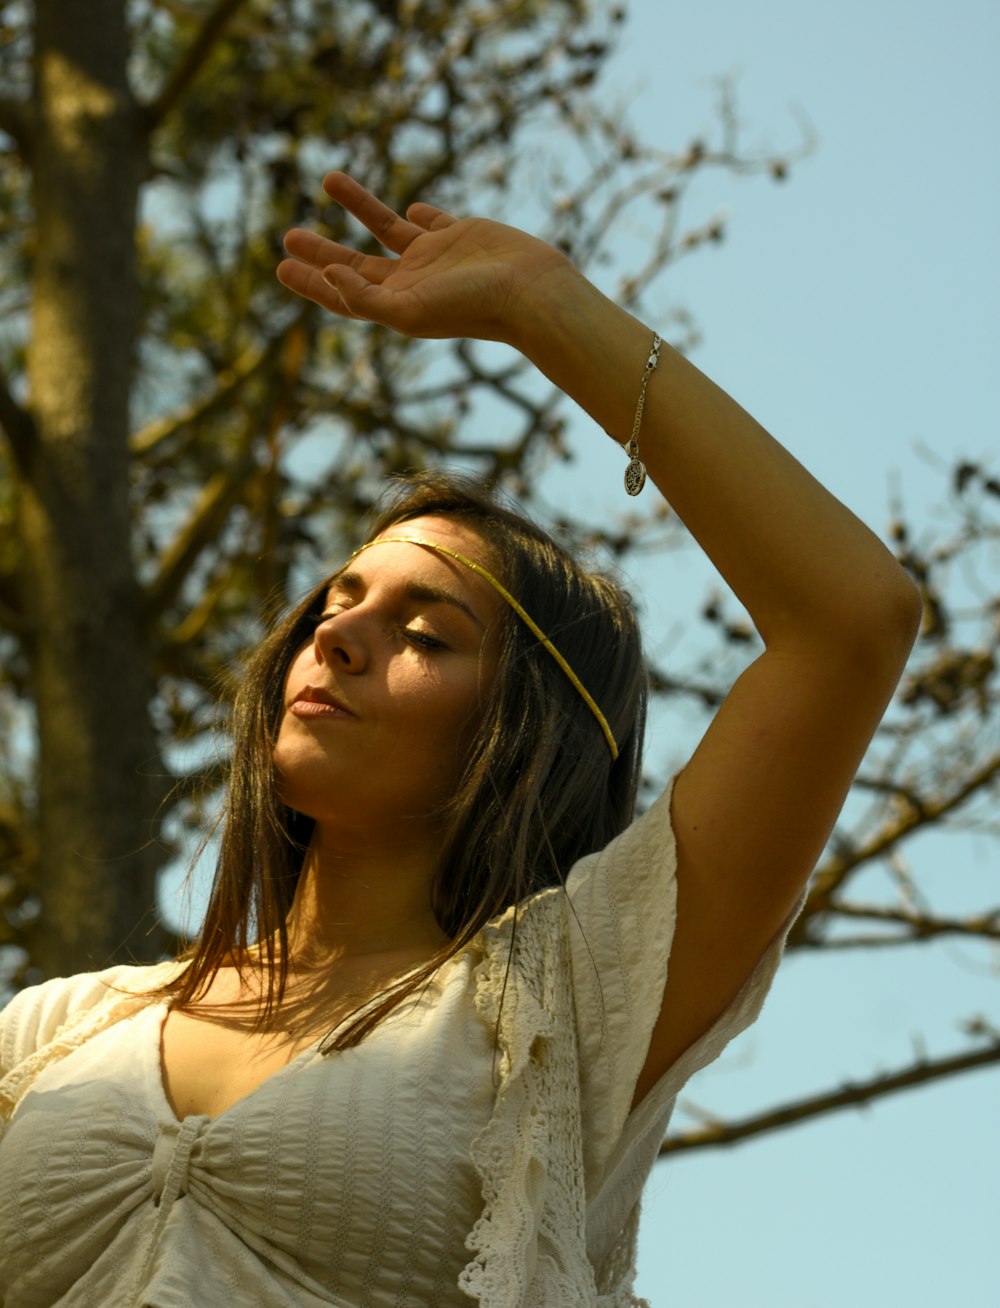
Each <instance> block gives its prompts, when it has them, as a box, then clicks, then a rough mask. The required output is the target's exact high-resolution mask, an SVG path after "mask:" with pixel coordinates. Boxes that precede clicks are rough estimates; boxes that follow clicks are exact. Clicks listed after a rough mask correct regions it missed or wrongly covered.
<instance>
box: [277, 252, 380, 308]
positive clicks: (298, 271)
mask: <svg viewBox="0 0 1000 1308" xmlns="http://www.w3.org/2000/svg"><path fill="white" fill-rule="evenodd" d="M275 271H276V274H277V278H278V281H279V282H281V284H282V286H287V287H288V289H289V290H290V291H294V292H295V294H296V295H301V296H302V298H303V299H305V300H312V302H313V303H314V304H318V305H320V307H321V308H323V309H329V310H330V312H331V313H337V314H340V316H341V317H343V318H357V317H359V316H360V315H358V314H356V313H354V311H353V310H352V309H350V308H349V307H348V306H347V304H346V302H345V301H344V299H343V297H342V296H341V294H340V292H339V290H337V288H336V287H335V286H332V285H331V284H330V283H329V282H327V281H325V280H324V278H323V274H322V272H321V271H320V269H318V268H313V267H311V266H310V265H309V264H307V263H302V262H301V261H300V260H299V259H282V261H281V263H279V264H278V267H277V269H276V270H275Z"/></svg>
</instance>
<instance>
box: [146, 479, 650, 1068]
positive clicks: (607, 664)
mask: <svg viewBox="0 0 1000 1308" xmlns="http://www.w3.org/2000/svg"><path fill="white" fill-rule="evenodd" d="M428 514H436V515H443V516H448V517H451V518H454V519H455V520H456V521H457V522H459V523H460V524H462V525H463V526H465V527H467V528H469V529H471V530H473V531H474V532H476V534H477V535H479V537H480V538H481V539H482V540H483V542H484V544H485V545H486V547H487V550H488V552H489V554H490V565H491V567H493V568H494V570H495V571H496V573H497V575H498V577H499V579H500V580H501V581H502V582H503V584H504V585H505V586H506V587H507V589H508V590H510V591H511V592H512V593H513V594H514V595H515V596H516V597H517V598H518V600H519V601H520V603H521V604H522V605H523V606H524V608H525V609H526V610H527V612H528V613H530V614H531V616H532V617H533V618H534V619H535V621H536V622H537V623H538V625H539V626H540V627H541V628H542V630H543V631H544V632H545V633H546V634H547V635H548V636H549V638H550V639H551V640H552V641H553V643H554V644H555V645H556V647H557V648H558V649H559V650H560V652H561V653H562V654H563V656H564V657H565V658H566V660H567V661H568V663H569V665H570V666H571V667H572V668H573V670H574V671H575V673H576V674H577V676H578V677H579V679H580V680H581V682H582V683H583V685H584V686H586V687H587V689H588V691H589V692H590V694H591V695H592V696H593V698H594V699H595V700H596V702H597V704H598V705H599V706H600V708H601V710H602V712H603V713H604V716H605V718H606V719H607V721H608V723H609V725H610V727H611V730H612V732H613V733H614V736H615V739H616V741H617V744H618V749H619V755H618V758H617V760H613V759H612V757H611V752H610V750H609V748H608V745H607V742H606V741H605V739H604V736H603V735H602V732H601V728H600V726H599V724H598V722H597V721H596V719H595V717H594V715H593V714H592V713H591V711H590V709H589V708H588V707H587V705H586V704H585V703H584V701H583V699H582V698H581V697H580V695H579V693H578V692H577V690H576V689H574V687H573V685H572V684H571V683H570V681H569V679H568V678H567V677H566V676H565V674H564V673H563V671H562V670H561V669H560V668H559V666H558V665H557V663H556V662H555V660H554V659H553V658H552V657H551V656H550V655H549V653H548V652H547V651H546V650H545V649H544V648H543V647H542V646H541V645H540V643H539V642H538V640H537V639H536V637H535V636H534V635H532V633H531V632H530V630H529V629H528V628H527V627H526V626H525V624H524V623H523V622H521V621H520V620H519V618H518V617H517V616H516V615H515V613H514V612H513V611H512V610H509V609H507V608H506V606H504V618H503V628H502V630H501V633H500V658H499V665H498V671H497V675H496V677H495V679H494V680H493V683H492V685H490V686H489V687H487V688H486V690H485V703H484V705H483V712H482V719H481V722H480V725H479V729H478V732H477V735H476V737H475V739H474V742H473V744H472V746H471V749H470V751H469V756H468V759H467V760H466V765H465V769H464V773H463V775H462V778H461V780H460V782H459V785H458V788H457V790H456V792H455V794H454V796H453V797H452V799H451V801H450V803H449V804H448V806H447V811H446V813H445V814H444V835H443V839H442V846H441V857H440V860H439V864H438V867H437V869H436V873H435V876H434V880H433V884H432V904H433V908H434V912H435V915H436V917H437V921H438V924H439V926H440V927H441V929H442V930H443V931H444V933H445V934H446V935H447V936H448V938H449V944H448V945H447V946H446V947H445V948H444V949H442V950H441V951H440V952H439V953H438V954H436V955H435V956H434V958H432V959H430V960H429V961H428V963H427V964H426V965H425V966H424V967H422V968H421V969H420V970H419V971H417V972H416V973H415V974H414V973H411V974H409V975H408V976H407V977H406V978H405V980H403V981H401V982H396V983H394V984H392V985H390V986H388V987H387V988H386V989H385V990H383V991H382V992H381V994H380V995H379V996H378V997H377V999H376V1000H375V1001H374V1003H373V1002H371V1001H369V1002H368V1003H366V1004H365V1005H364V1006H363V1007H362V1008H359V1009H358V1010H356V1011H355V1013H354V1014H353V1016H352V1017H351V1019H350V1020H349V1021H348V1022H347V1023H346V1024H342V1025H341V1026H340V1027H338V1029H337V1034H336V1036H335V1037H333V1038H332V1039H331V1041H330V1042H329V1044H328V1046H327V1047H328V1048H338V1049H342V1048H348V1047H350V1046H351V1045H354V1044H357V1043H358V1042H359V1041H360V1040H361V1039H363V1038H364V1036H365V1035H367V1034H368V1033H369V1032H370V1031H371V1030H372V1029H373V1028H374V1027H375V1026H377V1025H378V1023H379V1022H381V1021H382V1019H383V1018H385V1017H386V1016H387V1015H388V1014H389V1013H390V1012H391V1011H392V1010H393V1009H394V1008H395V1007H396V1006H397V1005H398V1004H399V1003H400V1002H401V1001H402V1000H403V999H404V998H406V997H407V996H408V995H410V994H412V993H413V992H414V991H416V990H417V989H418V988H419V987H421V986H422V985H424V984H426V983H427V982H428V981H429V980H430V978H431V976H432V975H433V973H434V972H435V971H436V970H437V969H438V968H439V967H440V966H441V964H442V963H444V962H446V961H447V960H448V959H449V958H452V957H454V956H455V955H456V954H458V953H460V952H461V951H462V950H463V949H464V948H465V947H466V946H467V945H468V944H469V942H470V941H471V940H472V939H473V938H474V937H475V936H476V934H477V933H478V932H479V931H480V930H481V929H482V927H483V926H484V925H485V924H486V923H487V922H488V921H489V920H490V919H491V918H493V917H496V916H497V915H499V914H500V913H502V912H503V911H504V910H505V909H507V908H509V907H510V906H512V905H516V904H519V903H521V902H522V901H523V900H525V899H527V898H528V897H529V896H530V895H532V894H534V893H536V892H537V891H539V890H543V889H546V888H548V887H551V886H556V885H560V884H562V883H563V881H564V878H565V875H566V873H567V872H568V871H569V869H570V868H571V867H572V865H573V863H575V862H576V860H577V859H579V858H581V857H582V856H583V855H585V854H588V853H591V852H592V851H594V850H596V849H600V848H602V847H603V846H604V845H606V844H607V843H608V842H609V841H610V840H612V839H613V838H614V837H615V836H616V835H617V834H618V833H619V832H620V831H622V830H623V829H624V828H625V827H626V826H627V825H628V823H629V822H630V821H631V818H632V815H633V810H634V806H635V799H636V791H637V789H638V782H639V770H640V759H641V752H642V737H643V731H644V727H645V717H646V689H647V677H646V670H645V665H644V663H643V658H642V653H641V647H640V639H639V627H638V622H637V619H636V614H635V610H634V607H633V604H632V601H631V598H630V596H629V595H628V593H627V592H626V591H624V590H623V589H622V588H621V587H620V586H619V585H618V584H617V583H616V582H614V581H612V580H611V579H609V578H607V577H605V576H603V575H600V574H597V573H590V572H587V571H585V570H584V569H583V568H582V567H581V566H580V565H579V564H578V563H577V562H576V560H575V559H574V558H573V556H572V555H571V554H570V553H569V552H568V551H567V550H566V549H564V548H563V547H562V546H560V545H559V544H558V543H557V542H556V541H554V540H553V539H552V538H551V537H550V536H549V535H548V534H547V533H546V532H544V531H543V530H541V528H539V527H537V526H536V525H535V524H534V523H532V522H530V521H529V520H528V519H526V518H525V517H523V516H522V515H521V514H519V513H517V512H515V511H514V510H513V509H510V508H507V507H504V505H502V504H501V503H499V501H498V499H497V498H496V496H495V494H493V493H491V492H488V491H487V490H485V489H484V488H483V487H481V486H479V485H477V484H475V483H473V482H471V481H470V480H468V479H464V478H460V477H456V476H453V475H448V474H444V473H439V472H431V473H423V474H420V475H418V476H415V477H409V478H406V479H403V480H402V481H401V482H400V483H399V485H398V486H397V488H396V490H395V494H394V496H393V498H392V499H391V500H390V502H389V503H388V504H387V506H386V507H385V508H383V510H382V512H381V513H380V514H379V515H378V517H377V519H376V520H375V522H374V524H373V526H372V529H371V531H370V533H369V535H368V536H367V539H368V540H372V539H374V538H375V537H376V536H378V535H380V534H381V533H382V532H384V531H386V530H387V529H388V528H390V527H392V526H394V525H398V524H400V523H404V522H407V521H408V520H410V519H413V518H418V517H423V516H424V515H428ZM327 585H328V581H324V582H323V584H322V585H320V586H318V587H316V589H315V590H314V591H312V593H311V594H309V595H308V596H307V597H306V598H305V599H304V600H303V601H302V602H301V603H300V604H299V605H298V606H297V607H296V608H294V609H293V610H292V611H291V612H290V613H288V614H287V615H286V616H285V617H284V618H283V619H282V620H281V621H279V622H278V623H277V624H276V625H275V626H274V628H273V630H272V631H271V632H270V634H269V635H268V636H267V637H266V638H265V639H264V641H263V642H262V643H261V645H260V646H259V648H258V649H257V650H256V651H255V652H254V654H253V655H252V657H251V658H250V660H249V662H248V665H247V666H246V668H245V670H244V672H243V674H242V677H241V687H240V690H239V692H238V694H237V696H236V699H235V702H234V706H233V713H232V737H233V749H232V764H231V778H230V782H229V788H228V793H227V800H226V805H225V811H224V814H223V819H222V836H221V844H220V849H219V855H218V862H217V865H216V873H215V880H214V884H213V888H212V893H211V898H210V901H209V905H208V909H207V912H206V916H205V923H204V926H203V928H202V931H201V933H200V935H199V937H198V939H197V940H196V941H195V942H194V943H193V944H192V945H191V947H190V948H189V949H188V950H187V951H186V952H185V954H183V955H182V958H185V959H189V960H190V965H189V966H188V967H187V968H186V969H185V971H184V972H183V973H182V974H181V975H180V976H179V977H178V978H176V979H175V980H174V981H172V982H169V983H167V985H165V986H164V987H162V988H161V992H160V993H162V994H169V995H171V996H173V998H174V1003H175V1004H176V1005H177V1006H178V1007H183V1006H184V1005H185V1004H188V1003H190V1002H192V1001H194V1000H195V999H197V998H198V997H200V996H201V995H203V994H204V993H205V992H206V991H207V989H208V987H209V985H210V984H211V982H212V980H213V979H214V977H215V976H216V974H217V973H218V971H219V970H220V968H221V967H223V966H224V965H225V964H226V963H227V962H230V961H232V960H235V961H236V963H237V967H239V968H240V974H241V975H242V964H241V962H240V961H239V960H241V959H243V958H246V957H248V956H249V955H248V951H249V950H250V949H251V947H253V946H254V945H255V944H258V942H259V944H258V955H257V966H258V967H260V968H261V970H262V971H263V972H266V977H262V978H261V980H262V982H264V984H262V986H261V991H260V994H261V999H260V1005H259V1008H258V1015H257V1020H256V1025H255V1029H256V1030H259V1031H266V1030H269V1029H271V1024H272V1021H273V1018H274V1016H275V1013H276V1010H277V1008H278V1006H279V1005H280V1003H281V1001H282V998H283V996H284V993H285V986H286V982H287V976H288V939H287V932H286V918H287V917H288V913H289V910H290V908H291V905H292V899H293V896H294V894H295V888H296V885H297V883H298V879H299V874H300V872H301V869H302V863H303V857H304V854H305V850H306V848H307V847H308V845H309V840H310V837H311V834H312V828H313V822H312V819H310V818H307V817H305V816H303V815H302V814H300V813H297V812H295V811H293V810H292V809H289V808H288V807H286V806H285V805H284V804H283V803H282V802H281V799H280V796H279V787H278V784H277V779H276V776H275V771H274V767H273V763H272V751H273V748H274V742H275V740H276V738H277V732H278V727H279V725H280V722H281V718H282V714H283V711H284V684H285V677H286V673H287V671H288V668H289V665H290V663H291V661H292V659H293V657H294V655H295V653H296V651H297V650H298V649H299V648H300V647H301V646H302V644H303V643H304V642H305V641H306V640H307V639H308V638H309V636H310V634H311V632H312V629H313V627H314V626H315V620H316V617H317V615H318V614H319V612H320V611H321V608H322V604H323V599H324V595H325V591H326V587H327ZM260 955H262V957H260Z"/></svg>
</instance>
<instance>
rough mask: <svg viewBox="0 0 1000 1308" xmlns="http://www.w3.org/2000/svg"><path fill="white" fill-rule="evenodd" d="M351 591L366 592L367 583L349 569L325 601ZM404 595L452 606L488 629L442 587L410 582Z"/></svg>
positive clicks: (357, 573)
mask: <svg viewBox="0 0 1000 1308" xmlns="http://www.w3.org/2000/svg"><path fill="white" fill-rule="evenodd" d="M338 588H339V589H340V590H347V591H351V592H352V593H354V594H357V592H358V591H361V590H364V588H365V582H364V578H363V577H362V576H361V573H360V572H355V571H354V570H353V569H348V570H347V571H346V572H340V573H338V574H337V576H336V577H334V579H333V580H332V581H331V582H330V585H329V586H328V587H327V590H326V596H325V599H326V601H327V602H329V600H330V596H331V595H332V594H333V592H334V591H335V590H336V589H338ZM404 594H405V595H406V597H407V599H412V600H422V601H423V602H425V603H430V604H451V605H453V606H454V607H455V608H456V609H460V610H461V611H462V612H463V613H464V614H465V615H466V617H469V618H471V619H472V621H473V622H474V623H475V624H476V626H477V627H479V628H480V630H482V631H485V630H486V627H485V624H484V623H483V621H482V620H481V619H480V618H479V617H477V615H476V614H475V613H474V612H473V610H472V609H471V608H470V607H469V605H468V604H466V602H465V600H463V599H460V598H459V597H458V596H457V595H453V594H452V593H451V591H450V590H444V589H443V588H442V587H441V586H431V585H429V584H428V583H427V582H424V581H408V582H407V583H406V586H405V587H404Z"/></svg>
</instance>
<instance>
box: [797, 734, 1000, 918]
mask: <svg viewBox="0 0 1000 1308" xmlns="http://www.w3.org/2000/svg"><path fill="white" fill-rule="evenodd" d="M997 776H1000V754H995V755H994V756H993V757H992V758H990V759H987V761H986V762H985V763H984V764H982V766H980V767H979V768H977V769H976V770H975V771H973V772H970V773H968V774H967V775H966V776H965V777H964V778H963V781H962V784H961V785H960V786H958V787H957V788H956V789H955V790H954V791H952V793H951V794H949V795H945V796H943V797H940V798H935V799H919V798H917V797H916V796H908V797H907V798H906V799H905V803H906V804H907V811H906V812H905V813H903V814H902V816H901V817H900V818H899V819H898V820H897V821H895V822H890V823H887V824H886V825H884V826H883V827H882V828H881V829H880V830H878V831H876V832H875V833H874V834H873V835H872V837H871V839H869V840H867V841H865V842H864V843H863V844H860V845H857V846H854V847H853V848H851V849H849V850H847V851H845V852H842V853H838V854H834V855H833V856H832V857H830V858H829V859H827V861H826V862H825V863H823V864H821V865H820V867H819V869H818V871H817V873H816V877H815V879H814V881H813V884H812V888H811V889H810V892H809V899H808V902H807V905H806V907H807V910H808V913H809V915H810V916H812V915H814V914H816V913H821V912H825V911H827V910H828V909H829V910H835V909H836V908H837V905H836V904H834V903H831V902H830V901H831V899H832V896H833V895H834V894H835V893H836V892H837V890H838V889H839V888H840V886H841V885H842V884H843V882H844V881H845V880H846V879H847V877H848V875H849V874H850V873H851V872H853V871H854V869H855V868H856V867H859V866H860V865H861V864H862V863H869V862H871V860H872V859H875V858H880V857H882V856H883V855H885V854H888V853H889V851H890V850H891V849H892V848H893V846H894V845H897V844H899V842H900V841H901V840H902V839H903V838H904V837H905V836H909V835H911V834H912V833H913V832H914V831H916V830H917V829H918V828H920V827H926V826H934V825H936V824H938V823H940V822H941V819H942V818H944V817H947V815H948V814H949V813H952V812H954V811H955V809H957V808H960V807H961V805H962V804H964V803H965V801H966V800H967V799H968V798H969V797H970V796H971V795H973V794H975V792H976V791H978V790H981V789H983V787H984V786H988V785H989V784H990V783H991V782H992V781H993V779H994V778H995V777H997ZM899 793H900V794H901V795H902V793H903V792H902V791H900V792H899ZM793 934H794V929H793Z"/></svg>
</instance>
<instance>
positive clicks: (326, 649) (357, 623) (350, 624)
mask: <svg viewBox="0 0 1000 1308" xmlns="http://www.w3.org/2000/svg"><path fill="white" fill-rule="evenodd" d="M363 624H364V620H363V618H362V616H361V615H360V614H358V613H356V612H355V611H354V610H353V609H341V610H340V611H339V612H338V613H333V614H331V615H330V616H329V617H327V618H324V619H323V621H322V622H319V623H317V626H316V630H315V633H314V635H313V650H314V653H315V657H316V662H317V663H327V664H329V665H330V666H331V667H336V668H339V669H340V670H342V671H344V672H361V671H363V670H364V668H365V667H366V666H367V663H368V642H367V640H366V638H365V632H364V629H363Z"/></svg>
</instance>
